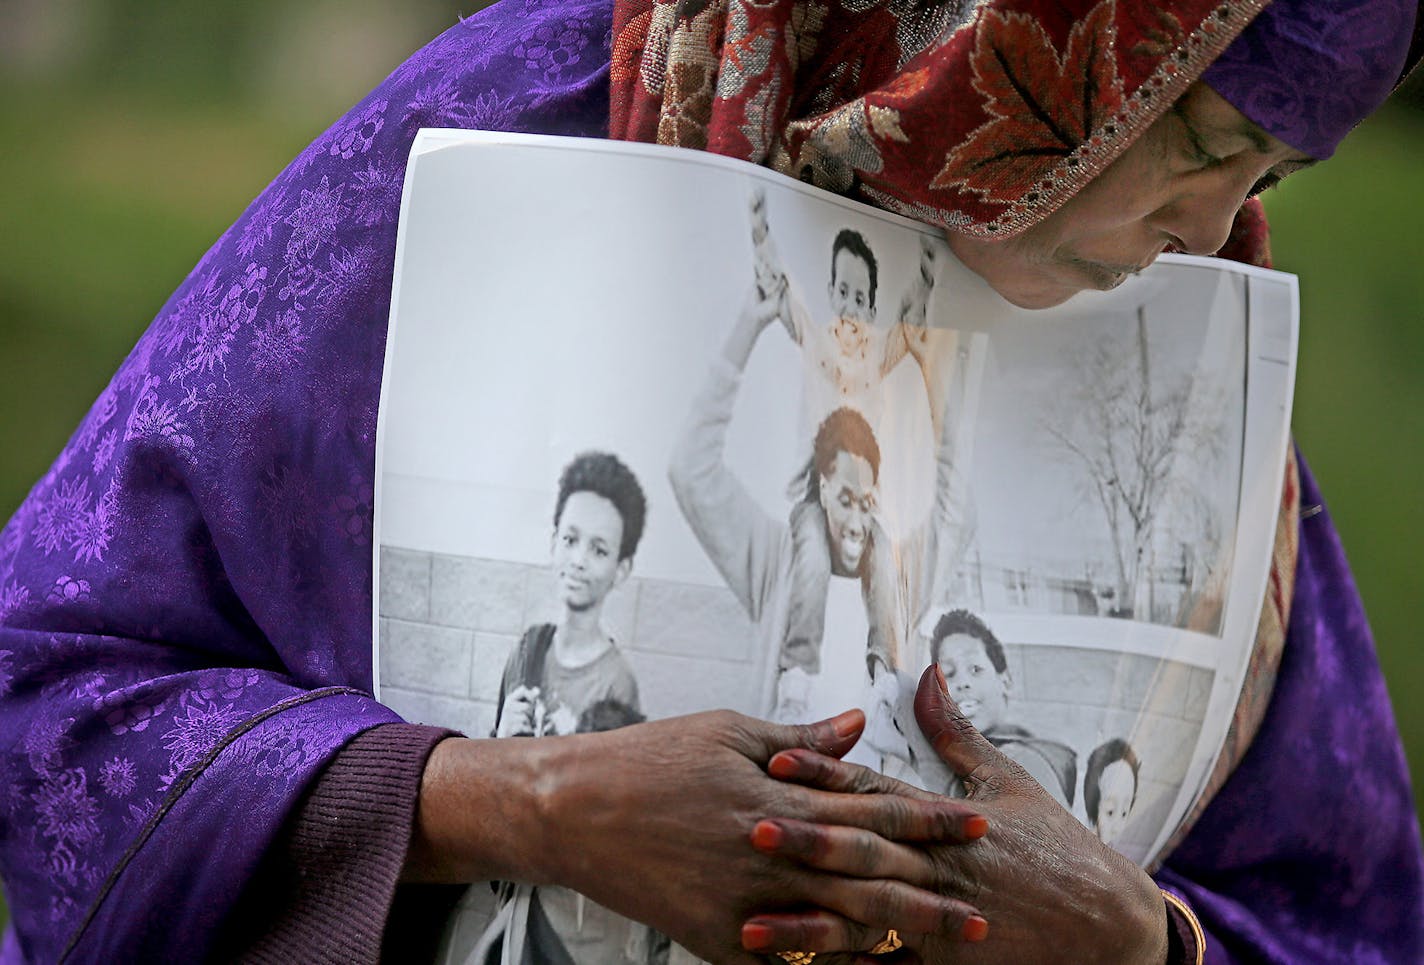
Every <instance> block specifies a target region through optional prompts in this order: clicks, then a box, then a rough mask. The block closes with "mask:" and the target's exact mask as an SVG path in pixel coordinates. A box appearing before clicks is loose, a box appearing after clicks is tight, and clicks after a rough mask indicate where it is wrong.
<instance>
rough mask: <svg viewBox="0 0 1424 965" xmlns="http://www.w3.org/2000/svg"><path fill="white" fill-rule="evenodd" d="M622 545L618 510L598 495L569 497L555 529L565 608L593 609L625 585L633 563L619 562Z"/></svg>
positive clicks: (556, 559)
mask: <svg viewBox="0 0 1424 965" xmlns="http://www.w3.org/2000/svg"><path fill="white" fill-rule="evenodd" d="M622 541H623V517H622V516H621V515H620V514H619V512H618V507H616V506H614V505H613V503H612V502H610V501H609V500H608V499H606V498H605V497H603V496H600V495H598V494H597V493H592V492H588V491H581V492H576V493H572V494H570V495H569V498H568V500H567V501H566V502H565V503H564V511H563V513H562V514H560V516H559V522H558V525H557V526H555V527H554V574H555V576H557V577H558V580H559V598H560V600H562V601H563V604H564V605H565V606H567V607H568V608H569V609H570V610H588V609H592V608H593V607H596V606H598V605H599V604H601V603H602V602H603V598H604V597H606V596H608V592H609V591H610V590H612V589H613V588H614V587H615V586H617V585H618V584H619V583H620V582H622V580H623V577H625V576H626V575H627V574H628V570H629V568H630V566H631V561H630V560H622V561H620V560H619V559H618V550H619V547H620V546H621V545H622Z"/></svg>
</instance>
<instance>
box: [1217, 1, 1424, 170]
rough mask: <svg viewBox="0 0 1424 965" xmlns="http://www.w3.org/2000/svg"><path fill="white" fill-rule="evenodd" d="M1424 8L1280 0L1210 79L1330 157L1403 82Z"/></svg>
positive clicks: (1256, 115)
mask: <svg viewBox="0 0 1424 965" xmlns="http://www.w3.org/2000/svg"><path fill="white" fill-rule="evenodd" d="M1418 12H1419V4H1418V2H1417V0H1275V2H1274V3H1272V4H1271V5H1270V6H1268V7H1266V9H1265V10H1263V11H1262V12H1261V14H1260V15H1259V16H1257V17H1256V19H1255V20H1253V21H1251V23H1250V25H1249V26H1247V28H1246V29H1245V30H1244V31H1242V33H1241V35H1240V36H1238V37H1237V38H1236V39H1235V40H1234V41H1232V43H1231V46H1230V47H1228V48H1226V50H1225V52H1223V53H1222V55H1221V56H1220V57H1218V58H1217V59H1216V61H1215V62H1213V63H1212V65H1211V66H1210V67H1208V68H1207V69H1206V72H1205V73H1204V74H1202V80H1204V81H1206V82H1207V83H1208V84H1209V85H1211V88H1212V89H1213V90H1215V91H1216V92H1217V93H1218V94H1220V95H1221V96H1222V97H1224V98H1226V99H1227V100H1228V101H1230V102H1231V104H1232V105H1233V106H1235V108H1236V109H1237V110H1239V111H1240V112H1241V113H1242V114H1245V115H1246V116H1247V117H1249V118H1250V119H1251V120H1253V121H1255V122H1256V123H1257V124H1259V125H1261V127H1262V128H1264V129H1265V130H1267V131H1269V132H1270V133H1272V134H1274V135H1275V136H1276V137H1278V138H1280V139H1281V140H1282V141H1284V142H1285V143H1286V144H1289V145H1290V146H1291V147H1293V148H1295V149H1296V150H1298V151H1304V152H1305V153H1306V154H1308V155H1310V156H1311V157H1313V158H1316V159H1317V160H1323V159H1325V158H1328V157H1330V155H1332V154H1334V153H1335V148H1336V147H1337V146H1338V145H1339V143H1340V141H1341V140H1343V139H1344V137H1345V135H1346V134H1349V133H1350V131H1351V130H1353V129H1354V127H1355V125H1356V124H1358V123H1360V121H1362V120H1364V119H1365V118H1366V117H1368V116H1369V115H1370V114H1372V113H1374V111H1375V110H1376V109H1377V108H1378V107H1379V106H1380V105H1381V104H1383V103H1384V99H1385V98H1386V97H1387V96H1389V92H1390V91H1391V90H1393V89H1394V86H1395V84H1396V83H1398V81H1399V79H1400V74H1401V72H1402V71H1403V70H1404V66H1405V56H1406V54H1407V53H1408V51H1409V42H1410V38H1411V36H1412V35H1413V31H1414V21H1415V18H1416V17H1417V16H1418Z"/></svg>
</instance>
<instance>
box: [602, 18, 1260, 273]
mask: <svg viewBox="0 0 1424 965" xmlns="http://www.w3.org/2000/svg"><path fill="white" fill-rule="evenodd" d="M1264 5H1265V0H1181V2H1176V3H1173V4H1170V5H1166V4H1150V3H1140V2H1132V0H1068V2H1061V3H1043V2H1034V0H1000V2H992V3H983V2H981V3H978V4H974V3H971V2H969V0H961V2H960V3H933V2H925V0H880V2H875V0H824V2H822V0H618V2H617V3H616V4H615V13H614V38H613V67H612V108H611V119H610V134H611V136H613V137H615V138H620V139H624V140H637V141H655V142H657V143H660V144H671V145H679V146H682V147H692V148H699V149H703V150H709V151H713V152H715V153H718V154H724V155H729V156H732V157H738V158H742V159H745V160H749V161H753V162H756V163H759V164H766V165H768V166H770V167H773V168H775V169H776V170H779V171H781V172H783V173H785V174H789V175H792V176H793V177H798V178H801V179H803V180H806V181H809V182H811V183H814V184H816V185H818V186H820V187H823V188H827V189H829V190H832V191H836V192H839V193H844V194H849V195H851V196H854V197H858V198H860V199H861V200H864V201H867V202H869V203H871V204H874V205H877V206H879V207H882V208H886V209H888V210H891V211H895V212H898V213H900V214H904V215H907V216H909V217H912V218H916V219H918V220H920V221H924V222H927V223H930V224H936V225H940V226H941V227H943V228H945V229H947V230H949V231H955V232H960V233H963V234H968V235H977V236H980V237H1008V236H1010V235H1013V234H1015V233H1017V232H1019V231H1022V230H1023V229H1025V228H1027V227H1029V226H1030V225H1032V224H1034V223H1036V222H1037V221H1039V220H1040V219H1042V218H1043V217H1045V216H1046V215H1048V214H1049V213H1050V212H1052V211H1053V210H1054V209H1055V208H1057V207H1058V206H1059V205H1060V204H1062V203H1063V201H1064V200H1065V199H1066V198H1068V197H1070V196H1071V195H1073V194H1074V193H1075V192H1076V191H1077V190H1078V189H1079V188H1081V187H1082V186H1083V185H1084V184H1085V183H1087V181H1088V180H1089V179H1091V178H1092V177H1093V176H1094V175H1096V174H1097V173H1098V172H1100V171H1102V170H1103V168H1105V167H1107V165H1109V164H1110V163H1111V162H1112V161H1113V159H1114V158H1116V157H1117V155H1118V154H1119V153H1121V151H1122V150H1123V149H1124V148H1125V147H1126V146H1127V145H1128V144H1130V143H1131V142H1132V140H1133V138H1135V137H1136V136H1137V135H1138V134H1139V133H1141V132H1142V131H1143V130H1144V129H1145V128H1146V127H1147V126H1148V125H1149V124H1151V123H1152V121H1153V120H1155V119H1156V118H1157V117H1158V116H1159V115H1160V114H1161V113H1162V112H1163V111H1165V110H1166V109H1167V108H1168V107H1169V106H1170V105H1171V104H1172V102H1173V101H1175V100H1176V99H1177V98H1178V97H1179V96H1180V95H1181V94H1182V92H1183V91H1184V90H1185V89H1186V88H1187V86H1188V85H1189V84H1190V83H1191V82H1192V81H1193V80H1195V79H1196V78H1197V77H1198V76H1199V75H1200V74H1201V73H1202V71H1204V70H1205V69H1206V67H1207V66H1208V65H1209V64H1210V63H1211V62H1212V61H1213V60H1215V59H1216V57H1217V56H1218V55H1219V54H1220V53H1221V52H1222V51H1223V50H1225V49H1226V47H1227V46H1228V45H1229V44H1230V43H1231V42H1232V40H1233V39H1235V37H1236V35H1237V34H1238V33H1239V32H1240V31H1241V30H1242V29H1243V28H1244V27H1245V26H1246V24H1247V23H1248V22H1249V21H1250V20H1251V18H1252V17H1254V16H1255V15H1256V14H1257V13H1258V12H1259V11H1260V10H1261V8H1262V7H1263V6H1264ZM1252 260H1259V259H1252Z"/></svg>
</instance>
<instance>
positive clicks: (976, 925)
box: [742, 915, 989, 947]
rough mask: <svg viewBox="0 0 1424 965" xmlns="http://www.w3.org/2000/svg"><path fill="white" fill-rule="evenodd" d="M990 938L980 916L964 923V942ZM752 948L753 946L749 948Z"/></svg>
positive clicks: (985, 923)
mask: <svg viewBox="0 0 1424 965" xmlns="http://www.w3.org/2000/svg"><path fill="white" fill-rule="evenodd" d="M742 936H743V940H745V936H746V929H743V930H742ZM988 937H989V923H988V922H987V921H985V920H984V919H982V918H980V917H979V916H978V915H970V916H969V919H968V920H967V921H966V922H965V923H964V940H965V941H967V942H982V941H983V940H984V939H986V938H988ZM748 947H751V946H748Z"/></svg>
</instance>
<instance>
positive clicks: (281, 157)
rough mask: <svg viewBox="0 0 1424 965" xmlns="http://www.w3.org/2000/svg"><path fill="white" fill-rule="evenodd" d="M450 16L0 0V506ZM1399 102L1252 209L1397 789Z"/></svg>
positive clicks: (374, 8)
mask: <svg viewBox="0 0 1424 965" xmlns="http://www.w3.org/2000/svg"><path fill="white" fill-rule="evenodd" d="M469 12H471V10H470V7H469V6H464V7H461V6H459V5H456V4H452V3H448V2H443V0H407V2H406V3H403V4H400V5H387V4H383V3H379V2H377V0H346V2H344V3H339V4H338V3H336V2H334V0H307V2H304V3H301V4H298V3H296V2H292V0H248V2H246V3H243V4H238V3H236V2H233V0H220V2H218V0H215V2H212V3H208V4H185V3H179V2H177V0H65V2H58V0H9V2H8V3H6V4H0V83H3V84H4V90H5V92H6V96H5V97H3V98H0V145H3V149H0V519H3V518H6V517H8V516H9V515H10V514H11V513H12V512H13V510H14V509H15V507H16V506H18V504H19V503H20V501H21V500H22V499H23V498H24V495H25V493H26V492H27V491H28V489H29V487H30V485H31V484H32V483H33V482H34V480H35V479H36V478H38V477H39V475H40V474H41V473H43V472H44V470H45V468H46V467H47V466H48V464H49V462H50V461H51V460H52V459H53V458H54V456H55V455H56V454H57V453H58V451H59V449H60V448H61V447H62V446H63V445H64V442H65V440H66V439H67V437H68V435H69V433H70V432H71V431H72V430H73V428H74V426H75V425H76V424H77V422H78V420H79V418H80V417H81V416H82V415H83V413H84V412H85V410H86V409H87V408H88V406H89V404H90V403H91V402H92V401H93V399H94V397H95V396H96V395H97V394H98V393H99V391H100V390H101V389H102V388H103V386H104V384H105V383H106V382H107V380H108V378H109V376H110V375H111V373H112V372H113V370H114V368H115V367H116V366H117V364H118V363H119V361H120V360H121V359H122V358H123V356H124V355H125V354H126V353H127V351H128V349H129V348H130V347H131V345H132V344H133V342H134V340H135V339H136V338H137V336H138V335H139V333H140V332H142V330H143V329H144V328H145V327H146V326H147V324H148V321H149V320H150V319H151V318H152V317H153V315H154V313H155V312H156V311H157V309H158V308H159V306H160V305H161V304H162V303H163V301H164V300H165V299H166V298H167V296H168V294H169V293H170V292H171V291H172V289H173V288H174V287H175V286H176V285H177V284H178V283H179V282H180V281H181V280H182V278H183V277H184V275H185V274H186V273H187V271H188V270H189V269H190V268H191V267H192V265H193V264H194V263H195V262H196V260H197V259H198V257H199V256H201V254H202V253H203V251H204V250H206V248H207V247H208V245H209V244H211V243H212V241H213V240H214V239H215V238H216V237H217V235H218V234H219V233H220V232H221V231H222V230H223V229H224V228H225V227H226V226H227V225H228V224H229V223H231V222H232V221H233V220H234V219H235V218H236V216H237V215H238V214H239V213H240V212H241V211H242V209H243V208H244V207H245V206H246V204H247V202H248V201H250V200H251V198H252V197H253V196H254V195H256V194H257V193H258V192H259V191H260V190H261V189H262V187H263V186H264V185H265V184H266V183H267V181H268V180H270V179H271V178H272V177H273V176H274V175H275V174H276V173H277V172H278V171H279V170H280V169H281V168H282V167H283V166H284V165H285V164H286V162H287V161H288V160H290V159H291V158H292V157H293V156H294V155H295V154H296V153H297V151H299V150H300V149H301V148H302V147H303V146H304V145H305V144H306V143H307V142H308V141H309V140H310V139H311V138H312V137H314V136H315V135H316V134H317V133H319V131H320V130H321V129H322V128H323V127H324V126H325V125H326V124H327V123H329V122H330V121H331V120H332V119H334V118H335V117H336V116H337V115H338V114H339V113H340V112H341V111H342V110H344V109H345V107H346V106H348V105H349V104H351V103H353V102H354V101H355V100H356V99H357V98H358V97H359V96H360V95H362V94H363V93H364V92H365V91H366V90H367V89H369V88H370V87H371V86H372V85H374V84H375V83H377V82H378V81H379V80H380V79H381V77H383V76H384V75H385V73H387V72H388V71H389V70H390V69H392V68H393V67H394V66H395V65H396V64H398V63H399V62H400V61H401V60H402V59H403V58H404V57H405V56H407V55H408V54H409V52H410V51H411V50H413V49H415V48H416V47H417V46H418V45H419V44H420V43H421V42H422V40H423V39H424V38H428V37H429V36H433V35H434V34H435V33H436V32H437V31H438V30H440V29H442V28H443V27H444V26H446V25H448V24H449V23H451V22H453V20H454V18H455V17H456V16H457V15H459V14H461V13H465V14H467V13H469ZM1414 86H1420V85H1417V84H1416V85H1414ZM1420 101H1421V99H1419V98H1415V99H1413V100H1411V99H1410V98H1409V97H1405V98H1401V99H1398V102H1397V103H1395V104H1392V105H1391V106H1390V107H1389V108H1387V109H1386V110H1384V111H1382V112H1381V113H1380V114H1378V115H1376V116H1375V117H1374V118H1372V119H1371V120H1370V121H1368V122H1367V123H1366V124H1365V125H1363V126H1362V127H1361V128H1360V129H1359V130H1358V131H1357V132H1356V133H1355V134H1354V135H1353V136H1352V138H1351V139H1350V140H1349V141H1347V142H1346V144H1345V145H1344V146H1343V147H1342V148H1341V150H1340V152H1339V154H1338V155H1337V157H1336V158H1335V159H1333V160H1332V161H1331V162H1330V163H1328V164H1325V165H1322V166H1320V167H1318V168H1315V169H1312V170H1308V171H1305V172H1302V173H1301V174H1298V175H1296V176H1294V177H1292V178H1291V179H1290V181H1288V182H1287V183H1286V184H1285V185H1283V186H1282V187H1281V188H1279V189H1277V190H1275V191H1273V192H1271V193H1270V195H1269V196H1268V200H1267V207H1268V209H1269V211H1270V214H1271V218H1272V222H1273V225H1274V247H1275V254H1276V262H1277V266H1278V267H1280V268H1282V269H1284V270H1287V271H1293V272H1296V273H1298V274H1299V275H1300V276H1301V291H1302V299H1303V308H1302V331H1303V334H1302V345H1301V368H1300V377H1299V383H1298V390H1297V397H1296V412H1295V433H1296V437H1297V439H1298V440H1299V442H1300V443H1301V445H1302V447H1303V449H1304V451H1305V453H1306V455H1307V457H1308V459H1309V461H1310V464H1311V466H1312V468H1313V469H1314V471H1315V473H1316V475H1317V477H1318V478H1319V480H1320V482H1321V485H1322V486H1323V488H1324V490H1325V493H1326V495H1327V498H1328V499H1329V504H1330V508H1331V511H1332V513H1333V515H1334V517H1335V520H1336V523H1337V525H1338V526H1339V528H1340V530H1341V532H1342V533H1343V535H1344V538H1345V543H1346V548H1347V551H1348V552H1349V555H1350V558H1351V561H1352V563H1353V565H1354V568H1355V573H1356V576H1357V579H1358V582H1359V584H1360V587H1361V591H1362V592H1363V594H1364V598H1365V602H1366V604H1367V606H1368V608H1369V612H1370V614H1371V619H1372V622H1373V625H1374V629H1375V634H1376V638H1377V641H1378V646H1379V653H1380V659H1381V662H1382V664H1383V666H1384V669H1385V673H1386V677H1387V679H1388V681H1389V686H1390V690H1391V692H1392V694H1393V696H1394V700H1395V708H1396V713H1397V715H1398V717H1399V723H1400V729H1401V732H1402V734H1403V736H1404V740H1405V745H1406V749H1407V752H1408V754H1409V756H1410V760H1411V765H1412V768H1413V771H1414V776H1415V780H1416V782H1419V781H1420V780H1424V702H1421V704H1415V703H1414V702H1413V700H1412V697H1413V696H1414V694H1416V693H1418V692H1419V689H1420V686H1421V683H1424V648H1421V647H1419V646H1418V645H1417V640H1418V636H1417V633H1418V631H1417V628H1416V621H1417V615H1415V616H1411V614H1412V613H1415V611H1414V610H1413V609H1412V608H1413V607H1415V606H1417V601H1418V599H1419V596H1420V590H1421V587H1424V578H1421V572H1424V570H1421V566H1420V563H1419V561H1418V560H1417V559H1416V558H1415V556H1414V554H1413V547H1412V545H1411V543H1412V539H1413V537H1414V536H1416V535H1417V534H1420V533H1424V499H1421V498H1419V496H1418V495H1417V490H1418V480H1419V479H1420V478H1421V476H1424V445H1421V443H1424V380H1422V379H1421V373H1424V286H1421V284H1420V278H1419V275H1418V274H1417V273H1418V272H1419V271H1420V261H1421V256H1424V227H1421V218H1424V179H1421V178H1420V177H1419V170H1420V168H1419V158H1420V157H1421V154H1424V151H1421V148H1424V110H1421V108H1420V106H1419V103H1420ZM4 915H5V912H4V905H3V900H2V899H0V921H3V920H4Z"/></svg>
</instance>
